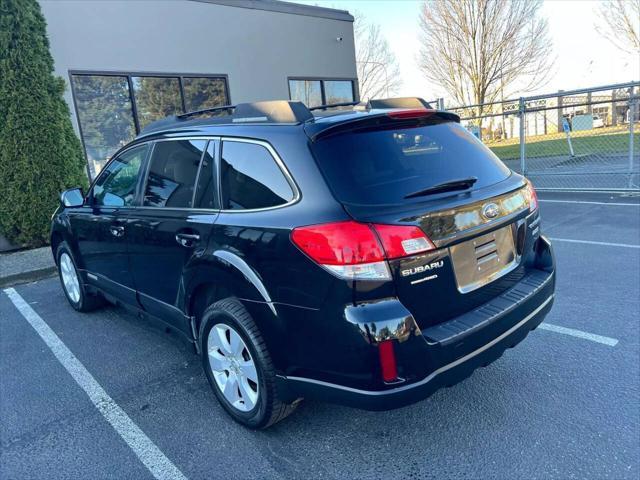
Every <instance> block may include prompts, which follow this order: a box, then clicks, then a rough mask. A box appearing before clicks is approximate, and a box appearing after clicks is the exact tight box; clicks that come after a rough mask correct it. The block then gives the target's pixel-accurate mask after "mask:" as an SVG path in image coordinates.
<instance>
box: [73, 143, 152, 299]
mask: <svg viewBox="0 0 640 480" xmlns="http://www.w3.org/2000/svg"><path fill="white" fill-rule="evenodd" d="M148 149H149V147H148V145H146V144H145V145H138V146H134V147H132V148H129V149H127V150H125V151H124V152H122V153H121V154H120V155H118V157H117V158H115V159H114V160H113V161H112V162H110V163H109V164H108V166H107V167H106V168H105V169H104V170H103V171H102V172H101V173H100V176H99V177H98V179H97V181H96V183H95V185H94V186H93V189H92V191H91V192H90V194H89V197H88V201H87V205H85V206H84V207H82V208H81V209H78V211H77V212H73V214H71V215H70V222H71V227H72V229H73V231H74V232H75V233H76V238H77V242H78V244H77V247H78V250H79V253H80V263H81V267H82V270H83V273H84V276H85V278H86V281H87V282H88V283H91V284H94V285H96V286H97V287H99V288H100V289H101V290H103V291H105V292H106V293H109V294H112V295H114V296H116V297H117V298H118V299H119V300H122V301H124V302H127V303H130V304H133V305H135V304H137V300H136V292H135V285H134V283H133V276H132V275H131V271H130V269H129V257H128V253H127V237H128V235H129V231H128V224H127V217H128V214H129V213H130V212H131V210H132V207H133V205H134V202H135V199H136V196H137V192H138V190H139V181H140V180H141V178H140V176H141V175H140V174H141V167H142V165H143V163H144V159H145V157H146V155H147V152H148Z"/></svg>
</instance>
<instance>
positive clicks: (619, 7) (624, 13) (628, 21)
mask: <svg viewBox="0 0 640 480" xmlns="http://www.w3.org/2000/svg"><path fill="white" fill-rule="evenodd" d="M599 14H600V15H599V17H600V20H601V23H599V24H597V25H596V30H597V32H598V33H599V34H600V35H602V36H603V37H604V38H606V39H607V40H609V41H610V42H611V43H612V44H613V45H614V46H615V47H616V48H619V49H620V50H622V51H624V52H627V53H631V54H635V55H638V54H639V53H640V0H609V1H606V2H602V3H601V4H600V8H599Z"/></svg>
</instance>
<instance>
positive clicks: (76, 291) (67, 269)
mask: <svg viewBox="0 0 640 480" xmlns="http://www.w3.org/2000/svg"><path fill="white" fill-rule="evenodd" d="M56 265H57V266H58V277H59V278H60V283H61V284H62V291H63V292H64V295H65V297H67V300H68V301H69V304H70V305H71V306H72V307H73V308H74V309H76V310H77V311H79V312H90V311H91V310H95V309H96V308H98V307H100V306H102V305H103V304H104V300H103V299H102V297H100V296H98V295H92V294H90V293H89V292H88V291H87V288H86V285H85V283H84V281H83V280H82V276H81V275H80V274H79V273H78V269H77V268H76V261H75V259H74V258H73V254H72V253H71V250H70V249H69V246H68V245H67V243H66V242H62V243H60V245H59V246H58V250H56ZM74 277H75V281H74Z"/></svg>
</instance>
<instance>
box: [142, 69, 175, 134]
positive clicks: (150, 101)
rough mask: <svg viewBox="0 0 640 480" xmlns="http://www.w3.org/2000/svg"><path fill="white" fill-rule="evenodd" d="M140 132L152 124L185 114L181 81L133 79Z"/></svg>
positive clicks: (170, 79) (152, 78) (162, 78)
mask: <svg viewBox="0 0 640 480" xmlns="http://www.w3.org/2000/svg"><path fill="white" fill-rule="evenodd" d="M131 80H132V85H133V95H134V97H135V101H136V109H137V111H138V125H139V127H140V130H142V129H143V128H144V127H146V126H147V125H149V124H150V123H151V122H155V121H156V120H160V119H161V118H164V117H168V116H169V115H176V114H178V113H183V110H182V96H181V95H180V80H179V79H177V78H169V77H132V78H131Z"/></svg>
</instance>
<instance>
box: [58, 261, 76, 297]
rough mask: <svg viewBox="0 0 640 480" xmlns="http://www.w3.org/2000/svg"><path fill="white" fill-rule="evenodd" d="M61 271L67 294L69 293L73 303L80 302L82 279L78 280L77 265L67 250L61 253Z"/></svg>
mask: <svg viewBox="0 0 640 480" xmlns="http://www.w3.org/2000/svg"><path fill="white" fill-rule="evenodd" d="M60 273H61V275H62V283H63V285H64V289H65V290H66V292H67V295H69V298H70V299H71V301H72V302H73V303H78V302H79V301H80V281H79V280H78V273H77V272H76V267H75V266H74V265H73V261H72V260H71V257H70V256H69V254H68V253H66V252H64V253H63V254H62V255H60Z"/></svg>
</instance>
